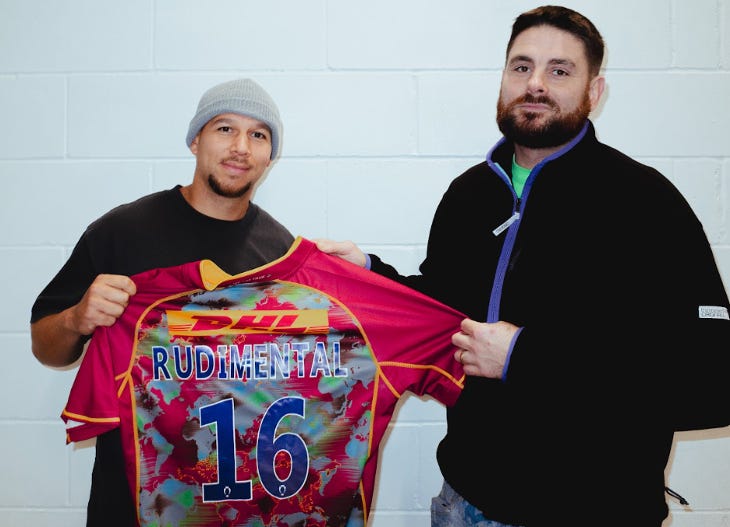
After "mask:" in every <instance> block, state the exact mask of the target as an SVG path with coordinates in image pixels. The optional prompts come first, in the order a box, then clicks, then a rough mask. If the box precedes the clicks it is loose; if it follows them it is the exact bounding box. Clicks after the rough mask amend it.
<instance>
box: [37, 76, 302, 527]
mask: <svg viewBox="0 0 730 527" xmlns="http://www.w3.org/2000/svg"><path fill="white" fill-rule="evenodd" d="M281 139H282V124H281V118H280V116H279V111H278V109H277V106H276V104H275V103H274V101H273V100H272V98H271V96H270V95H269V94H268V93H267V92H266V91H265V90H264V89H263V88H262V87H261V86H260V85H259V84H257V83H256V82H254V81H253V80H251V79H235V80H231V81H228V82H224V83H222V84H218V85H216V86H213V87H212V88H210V89H209V90H208V91H206V92H205V93H204V94H203V96H202V97H201V99H200V102H199V104H198V107H197V110H196V112H195V114H194V116H193V118H192V119H191V121H190V126H189V128H188V132H187V136H186V144H187V145H188V147H189V148H190V151H191V152H192V153H193V155H195V158H196V164H195V171H194V174H193V180H192V182H191V183H190V184H188V185H186V186H182V185H176V186H175V187H174V188H172V189H168V190H164V191H161V192H156V193H153V194H149V195H147V196H144V197H142V198H140V199H138V200H136V201H133V202H131V203H126V204H123V205H120V206H118V207H116V208H114V209H112V210H111V211H109V212H107V213H106V214H104V215H103V216H101V217H100V218H98V219H97V220H95V221H94V222H92V223H91V224H90V225H89V226H88V227H87V229H86V230H85V231H84V233H83V234H82V235H81V237H80V238H79V240H78V242H77V243H76V246H75V247H74V249H73V252H72V253H71V256H70V257H69V259H68V260H67V261H66V263H65V264H64V265H63V267H62V268H61V269H60V271H59V272H58V274H56V276H55V277H54V278H53V279H52V280H51V281H50V283H49V284H48V285H47V286H46V287H45V289H44V290H43V291H42V292H41V293H40V295H39V296H38V298H37V299H36V301H35V303H34V305H33V308H32V313H31V341H32V349H33V354H34V355H35V357H36V358H37V359H38V360H39V361H40V362H41V363H42V364H44V365H47V366H51V367H63V366H68V365H71V364H73V363H75V362H76V361H77V360H79V358H80V357H81V355H82V352H83V350H84V349H85V345H86V343H87V342H88V340H89V338H90V337H91V335H92V333H93V332H94V329H95V328H97V327H101V326H111V325H112V324H114V322H115V321H116V319H117V318H118V317H119V316H120V315H121V314H122V312H123V311H124V309H125V307H126V305H127V303H128V301H129V298H130V296H131V295H134V294H135V293H136V289H135V285H134V282H133V281H132V280H131V279H130V278H129V277H130V276H131V275H134V274H137V273H140V272H142V271H146V270H149V269H156V268H162V267H170V266H173V265H179V264H183V263H186V262H192V261H197V260H202V259H210V260H213V261H215V262H216V264H218V266H220V267H221V268H222V269H223V270H224V271H226V272H228V273H230V274H238V273H241V272H244V271H247V270H249V269H253V268H256V267H259V266H261V265H264V264H266V263H269V262H271V261H273V260H275V259H277V258H279V257H281V256H283V255H284V254H285V253H286V252H287V250H288V249H289V247H290V246H291V244H292V243H293V241H294V237H293V236H292V234H291V233H290V232H289V231H288V230H287V229H286V228H285V227H284V226H282V225H281V224H280V223H279V222H277V221H276V220H275V219H274V218H272V217H271V216H270V215H269V214H268V213H267V212H266V211H264V210H263V209H261V208H260V207H258V206H257V205H256V204H254V203H253V202H252V201H251V195H252V193H253V191H254V189H255V187H256V185H257V184H258V183H259V181H260V180H261V178H262V177H263V175H264V174H265V172H266V170H267V169H268V167H269V166H270V164H271V162H272V161H273V160H274V159H276V157H277V156H278V155H279V153H280V149H281ZM87 512H88V515H87V523H86V525H87V527H96V526H103V527H115V526H120V527H121V526H123V527H129V526H133V525H136V523H137V518H136V511H135V508H134V502H133V500H132V497H131V496H130V492H129V486H128V484H127V481H126V477H125V466H124V461H123V455H122V444H121V437H120V434H119V429H118V428H117V429H115V430H113V431H111V432H107V433H104V434H102V435H100V436H98V438H97V443H96V459H95V462H94V469H93V474H92V481H91V494H90V498H89V503H88V508H87Z"/></svg>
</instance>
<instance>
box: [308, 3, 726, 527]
mask: <svg viewBox="0 0 730 527" xmlns="http://www.w3.org/2000/svg"><path fill="white" fill-rule="evenodd" d="M603 54H604V44H603V39H602V37H601V35H600V33H599V32H598V30H597V29H596V28H595V26H594V25H593V23H592V22H591V21H590V20H588V19H587V18H586V17H584V16H583V15H581V14H580V13H577V12H575V11H573V10H571V9H567V8H565V7H561V6H543V7H539V8H536V9H533V10H531V11H528V12H526V13H523V14H521V15H519V16H518V17H517V18H516V20H515V22H514V24H513V26H512V34H511V38H510V40H509V43H508V45H507V54H506V61H505V67H504V71H503V74H502V83H501V89H500V94H499V101H498V104H497V122H498V125H499V129H500V131H501V132H502V133H503V135H504V137H503V138H502V139H500V140H499V142H498V143H497V144H496V145H495V146H494V147H493V148H492V149H491V150H490V151H489V153H488V154H487V156H486V160H485V161H484V162H482V163H479V164H477V165H475V166H473V167H471V168H469V169H468V170H467V171H466V172H464V173H463V174H461V175H460V176H459V177H457V178H456V179H455V180H454V181H452V183H451V185H450V186H449V188H448V189H447V191H446V193H445V194H444V195H443V197H442V199H441V202H440V203H439V205H438V208H437V210H436V213H435V216H434V219H433V223H432V225H431V231H430V235H429V240H428V247H427V253H426V258H425V260H424V261H423V262H422V263H421V266H420V268H419V270H420V274H418V275H413V276H400V275H399V274H398V273H397V271H396V270H395V269H394V268H393V267H391V266H389V265H387V264H385V263H383V262H382V261H381V260H380V259H379V258H378V257H377V256H375V255H373V254H370V255H365V254H364V253H363V252H362V251H361V250H360V249H359V248H358V247H357V246H355V245H354V244H353V243H352V242H349V241H341V242H335V241H331V240H320V241H319V243H318V245H319V247H320V249H322V250H324V251H326V252H329V253H332V254H337V255H339V256H340V257H342V258H344V259H346V260H349V261H351V262H354V263H358V264H359V265H363V266H366V267H367V266H369V267H370V268H371V269H372V270H373V271H376V272H378V273H380V274H383V275H386V276H390V277H391V278H394V279H396V280H399V281H401V282H403V283H406V284H408V285H410V286H411V287H414V288H416V289H419V290H421V291H423V292H425V293H427V294H429V295H431V296H433V297H435V298H437V299H439V300H441V301H442V302H445V303H446V304H449V305H451V306H452V307H455V308H457V309H459V310H460V311H462V312H463V313H465V314H467V315H468V316H469V317H470V318H468V319H465V320H464V321H463V322H462V324H461V331H459V332H457V333H455V334H454V336H453V338H452V340H453V342H454V344H456V346H457V347H458V348H459V350H458V351H457V352H456V353H455V355H454V358H455V360H457V361H459V362H461V363H463V365H464V371H465V373H466V374H467V380H466V386H465V389H464V391H463V392H462V394H461V396H460V398H459V400H458V401H457V403H456V405H455V406H453V407H450V408H448V409H447V424H448V428H447V433H446V436H445V437H444V438H443V439H442V441H441V442H440V444H439V447H438V452H437V460H438V464H439V467H440V469H441V473H442V475H443V477H444V484H443V488H442V490H441V493H440V494H439V495H438V496H436V497H434V499H433V501H432V504H431V525H432V526H433V527H445V526H449V527H466V526H471V527H512V526H528V527H543V526H548V527H554V526H562V527H565V526H569V527H573V526H581V527H585V526H589V525H590V526H591V527H597V526H601V527H603V526H606V527H608V526H616V525H632V526H637V527H660V526H661V524H662V522H663V520H664V519H665V518H666V517H667V514H668V507H667V495H669V496H671V497H672V498H673V499H677V496H678V495H677V494H676V493H675V492H674V491H672V490H671V489H667V488H666V487H665V479H664V477H665V474H664V471H665V468H666V464H667V460H668V459H669V454H670V450H671V448H672V441H673V434H674V432H675V431H677V430H686V429H698V428H712V427H717V426H726V425H727V424H730V407H729V406H728V405H727V404H725V405H724V407H720V405H721V403H720V401H727V398H726V397H725V396H723V395H722V390H723V388H722V387H723V386H726V385H727V382H726V381H724V380H723V378H722V376H723V375H724V372H727V371H730V353H728V352H727V350H728V344H730V318H729V317H728V310H729V306H728V297H727V293H726V290H725V288H724V286H723V283H722V280H721V277H720V274H719V272H718V268H717V265H716V263H715V260H714V257H713V253H712V250H711V247H710V244H709V242H708V240H707V238H706V236H705V233H704V231H703V228H702V225H701V223H700V222H699V220H698V219H697V217H696V216H695V214H694V213H693V211H692V209H691V208H690V206H689V205H688V203H687V201H686V200H685V199H684V198H683V197H682V195H681V194H680V193H679V192H678V191H677V189H676V188H675V187H674V186H673V185H672V184H671V183H670V182H669V181H668V180H667V179H666V178H665V177H664V176H663V175H662V174H660V173H659V172H658V171H657V170H655V169H654V168H652V167H649V166H647V165H644V164H641V163H639V162H637V161H636V160H634V159H631V158H630V157H628V156H627V155H625V154H623V153H621V152H619V151H618V150H616V149H614V148H611V147H610V146H607V145H605V144H603V143H601V142H600V141H598V139H597V137H596V131H595V129H594V125H593V123H592V121H591V120H590V118H589V114H590V113H591V112H592V111H593V110H595V109H596V106H597V104H598V103H599V101H600V98H601V95H602V93H603V91H604V87H605V80H604V77H603V76H602V75H601V74H600V71H601V65H602V61H603ZM627 123H628V121H627ZM667 398H669V399H671V401H672V403H671V404H668V403H667ZM711 410H712V411H711ZM715 410H717V412H714V411H715ZM665 493H666V494H665Z"/></svg>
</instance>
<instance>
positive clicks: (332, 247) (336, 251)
mask: <svg viewBox="0 0 730 527" xmlns="http://www.w3.org/2000/svg"><path fill="white" fill-rule="evenodd" d="M312 241H313V242H314V243H315V244H316V245H317V248H318V249H319V250H320V251H322V252H323V253H327V254H331V255H332V256H339V257H340V258H342V259H343V260H347V261H348V262H350V263H354V264H355V265H358V266H360V267H365V262H366V259H365V253H364V252H362V251H361V250H360V248H359V247H358V246H357V245H355V244H354V243H353V242H351V241H349V240H347V241H343V242H336V241H334V240H326V239H323V238H316V239H314V240H312Z"/></svg>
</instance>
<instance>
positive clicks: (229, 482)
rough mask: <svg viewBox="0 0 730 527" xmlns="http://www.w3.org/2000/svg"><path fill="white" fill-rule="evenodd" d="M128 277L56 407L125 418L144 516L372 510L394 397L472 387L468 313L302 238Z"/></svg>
mask: <svg viewBox="0 0 730 527" xmlns="http://www.w3.org/2000/svg"><path fill="white" fill-rule="evenodd" d="M132 278H133V280H134V281H135V283H136V285H137V294H136V295H134V296H133V297H132V299H131V302H130V305H129V306H128V307H127V309H126V310H125V312H124V314H123V315H122V316H121V317H120V318H119V320H118V321H117V323H116V324H114V325H113V326H111V327H109V328H98V329H97V330H96V331H95V333H94V336H93V338H92V339H91V342H90V345H89V348H88V350H87V352H86V355H85V357H84V359H83V361H82V363H81V366H80V367H79V371H78V373H77V376H76V379H75V381H74V384H73V386H72V388H71V392H70V395H69V399H68V402H67V404H66V407H65V409H64V410H63V413H62V415H61V417H62V419H63V420H64V421H65V422H66V425H67V442H72V441H80V440H83V439H88V438H90V437H94V436H96V435H98V434H100V433H103V432H105V431H108V430H110V429H112V428H116V427H120V431H121V434H122V443H123V448H124V455H125V460H126V464H127V467H128V478H129V484H130V489H131V492H132V496H134V497H135V500H136V505H137V515H138V519H139V524H140V525H141V526H157V525H167V526H183V525H196V526H199V527H206V526H213V525H215V526H219V525H224V524H225V525H241V526H254V525H277V526H289V525H291V526H293V525H302V524H303V523H302V522H303V521H304V520H306V522H305V523H306V524H307V525H322V526H324V525H327V526H334V525H364V524H366V523H367V517H368V513H369V507H370V504H371V501H372V494H373V488H374V483H375V474H376V469H377V457H378V447H379V444H380V442H381V440H382V438H383V434H384V432H385V430H386V427H387V424H388V422H389V421H390V419H391V417H392V413H393V411H394V409H395V405H396V403H397V401H398V399H399V397H400V396H401V395H402V394H403V393H404V392H406V391H410V392H412V393H415V394H417V395H430V396H433V397H434V398H435V399H437V400H439V401H441V402H442V403H444V404H447V405H451V404H453V403H454V402H455V400H456V398H457V397H458V395H459V393H460V391H461V389H462V388H463V380H464V374H463V370H462V367H461V365H460V364H459V363H457V362H456V361H455V360H453V354H454V348H453V346H452V344H451V335H452V334H453V333H454V332H456V331H458V328H459V324H460V322H461V320H462V319H463V318H465V317H464V315H463V314H462V313H460V312H458V311H456V310H453V309H451V308H449V307H447V306H445V305H443V304H441V303H439V302H437V301H435V300H433V299H431V298H429V297H427V296H425V295H422V294H421V293H418V292H416V291H414V290H412V289H409V288H407V287H405V286H402V285H400V284H398V283H396V282H393V281H391V280H388V279H386V278H383V277H381V276H379V275H377V274H375V273H372V272H370V271H367V270H365V269H361V268H359V267H357V266H354V265H352V264H349V263H347V262H345V261H343V260H341V259H339V258H336V257H332V256H329V255H326V254H325V253H322V252H320V251H319V250H317V249H316V246H315V245H314V244H313V243H312V242H311V241H309V240H306V239H304V238H297V240H296V241H295V243H294V244H293V246H292V248H291V249H290V250H289V252H288V253H287V254H286V255H284V256H283V257H282V258H280V259H279V260H276V261H274V262H273V263H271V264H269V265H266V266H263V267H259V268H257V269H254V270H252V271H249V272H246V273H243V274H240V275H235V276H230V275H227V274H226V273H224V272H223V271H222V270H220V269H219V268H218V267H217V266H216V265H215V263H214V262H212V261H210V260H203V261H199V262H191V263H188V264H184V265H181V266H176V267H170V268H164V269H156V270H152V271H147V272H144V273H140V274H138V275H135V276H133V277H132Z"/></svg>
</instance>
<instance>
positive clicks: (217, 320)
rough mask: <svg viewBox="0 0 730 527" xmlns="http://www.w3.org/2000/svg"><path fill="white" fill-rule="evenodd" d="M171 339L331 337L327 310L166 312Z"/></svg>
mask: <svg viewBox="0 0 730 527" xmlns="http://www.w3.org/2000/svg"><path fill="white" fill-rule="evenodd" d="M166 313H167V327H168V330H169V332H170V334H171V335H180V336H195V335H201V336H202V335H229V334H238V333H285V334H292V333H294V334H307V333H316V334H327V333H328V332H329V320H328V318H327V310H325V309H306V310H297V309H279V310H264V309H260V310H250V311H235V310H230V309H217V310H209V311H166Z"/></svg>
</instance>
